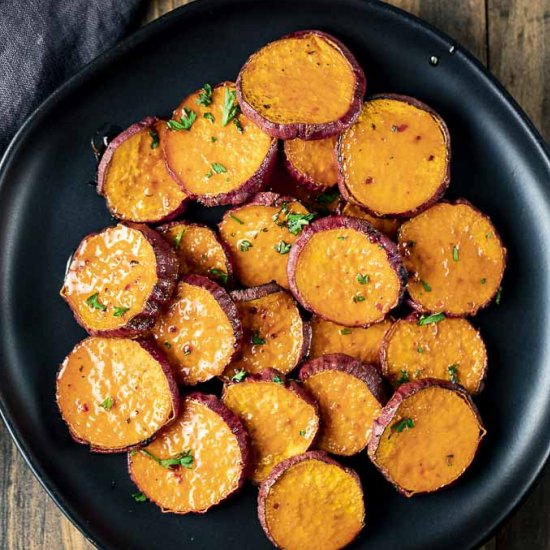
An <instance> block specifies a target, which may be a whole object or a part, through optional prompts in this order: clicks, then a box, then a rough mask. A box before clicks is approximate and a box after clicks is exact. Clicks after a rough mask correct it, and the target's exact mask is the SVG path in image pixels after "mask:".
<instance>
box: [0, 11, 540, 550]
mask: <svg viewBox="0 0 550 550" xmlns="http://www.w3.org/2000/svg"><path fill="white" fill-rule="evenodd" d="M186 3H187V1H186V0H180V1H178V0H150V2H149V4H148V6H147V15H146V18H145V21H144V22H147V21H152V20H153V19H156V18H157V17H159V16H161V15H163V14H164V13H167V12H168V11H170V10H172V9H174V8H176V7H178V6H180V5H183V4H186ZM390 3H391V4H393V5H394V6H398V7H400V8H403V9H405V10H407V11H409V12H411V13H414V14H415V15H418V16H419V17H421V18H423V19H425V20H426V21H428V22H430V23H432V24H433V25H435V26H436V27H439V28H440V29H442V30H443V31H445V32H447V33H448V34H450V35H451V36H453V37H454V38H456V40H457V41H458V42H460V43H461V44H462V45H463V46H465V47H466V48H468V49H469V50H470V51H471V52H473V53H474V54H475V55H476V56H477V57H478V58H479V59H480V60H482V61H483V62H484V63H486V64H487V65H488V67H489V69H490V70H491V71H492V72H493V74H494V75H495V76H496V77H497V78H498V79H499V80H500V81H501V82H502V83H503V84H504V86H505V87H506V88H507V89H508V91H509V92H510V93H511V94H512V95H513V96H514V97H515V99H516V100H517V101H518V103H519V104H520V105H521V106H522V107H523V108H524V109H525V110H526V111H527V113H528V114H529V116H530V117H531V118H532V120H533V122H534V123H535V125H536V126H537V127H538V128H539V130H540V131H541V132H542V135H543V137H544V138H545V139H546V140H547V141H548V140H549V139H550V39H549V36H550V0H391V1H390ZM0 499H1V500H0V502H1V504H0V549H1V550H90V549H92V548H93V546H92V545H91V544H90V543H89V542H87V541H86V540H85V539H84V537H83V536H82V535H81V534H80V533H79V532H78V531H77V529H76V528H75V527H73V526H72V524H71V523H70V522H69V521H68V520H67V519H65V517H64V516H63V515H62V513H61V512H60V511H59V510H58V509H57V507H56V506H55V504H54V503H53V502H52V501H51V500H50V498H49V497H48V496H47V495H46V493H45V492H44V490H43V489H42V488H41V486H40V484H39V483H38V481H37V480H36V479H35V478H34V477H33V475H32V473H31V472H30V470H29V469H28V468H27V467H26V466H25V463H24V461H23V459H22V458H21V456H20V455H19V453H18V452H17V450H16V448H15V446H14V444H13V443H12V442H11V440H10V438H9V436H8V433H7V431H6V429H5V427H4V426H3V425H2V423H1V422H0ZM548 549H550V469H548V468H547V470H546V472H545V473H544V474H543V475H542V477H541V479H540V480H539V482H538V484H537V486H536V488H535V489H534V490H533V492H532V493H531V495H530V496H529V498H528V499H527V500H526V501H525V502H524V504H523V505H522V506H521V508H520V509H519V510H518V511H517V512H516V513H515V514H514V515H513V516H512V517H511V518H510V519H509V520H508V521H507V522H506V523H505V524H504V525H503V526H502V527H501V528H500V529H499V531H498V532H497V533H496V534H495V536H494V537H493V538H492V539H491V540H490V541H489V542H488V543H487V544H486V545H485V546H483V550H548ZM450 550H452V549H450Z"/></svg>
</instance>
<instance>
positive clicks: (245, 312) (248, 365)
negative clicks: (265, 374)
mask: <svg viewBox="0 0 550 550" xmlns="http://www.w3.org/2000/svg"><path fill="white" fill-rule="evenodd" d="M231 298H232V299H233V301H234V302H235V305H236V306H237V310H238V312H239V317H240V319H241V322H242V325H243V335H244V336H243V343H242V346H241V349H240V352H239V354H238V356H237V357H236V358H235V360H234V361H232V362H231V364H230V365H229V366H228V367H227V368H226V369H225V372H224V376H225V377H226V378H233V376H235V375H237V376H242V373H243V372H250V373H257V372H260V371H262V370H263V369H266V368H269V367H271V368H274V369H276V370H278V371H279V372H282V373H283V374H286V373H288V372H290V371H291V370H292V369H293V368H294V367H296V365H298V363H300V361H301V360H302V359H303V357H304V356H305V355H307V353H308V351H309V346H310V342H311V328H310V326H309V323H307V322H306V321H304V320H302V317H301V316H300V311H299V310H298V306H297V304H296V302H295V301H294V298H293V297H292V296H291V295H290V294H289V293H288V292H286V291H284V290H283V289H282V288H281V287H280V286H279V285H277V284H275V283H270V284H266V285H262V286H258V287H254V288H247V289H245V290H235V291H233V292H231Z"/></svg>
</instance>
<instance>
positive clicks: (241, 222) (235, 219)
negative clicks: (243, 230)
mask: <svg viewBox="0 0 550 550" xmlns="http://www.w3.org/2000/svg"><path fill="white" fill-rule="evenodd" d="M229 217H230V218H231V219H232V220H233V221H236V222H237V223H240V224H241V225H244V222H243V221H242V220H241V219H239V218H237V216H234V215H233V214H229Z"/></svg>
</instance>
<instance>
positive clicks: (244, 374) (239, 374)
mask: <svg viewBox="0 0 550 550" xmlns="http://www.w3.org/2000/svg"><path fill="white" fill-rule="evenodd" d="M247 376H248V373H247V372H246V371H245V370H240V371H238V372H236V373H235V374H234V375H233V378H231V382H242V381H243V380H244V379H245V378H246V377H247Z"/></svg>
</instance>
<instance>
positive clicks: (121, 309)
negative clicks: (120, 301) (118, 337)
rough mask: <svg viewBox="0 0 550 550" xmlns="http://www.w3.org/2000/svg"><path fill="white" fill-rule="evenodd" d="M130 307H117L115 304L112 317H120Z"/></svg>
mask: <svg viewBox="0 0 550 550" xmlns="http://www.w3.org/2000/svg"><path fill="white" fill-rule="evenodd" d="M129 309H130V308H129V307H118V306H115V312H114V313H113V317H122V316H123V315H124V314H125V313H126V312H127V311H128V310H129Z"/></svg>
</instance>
